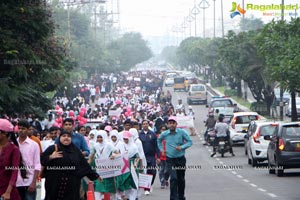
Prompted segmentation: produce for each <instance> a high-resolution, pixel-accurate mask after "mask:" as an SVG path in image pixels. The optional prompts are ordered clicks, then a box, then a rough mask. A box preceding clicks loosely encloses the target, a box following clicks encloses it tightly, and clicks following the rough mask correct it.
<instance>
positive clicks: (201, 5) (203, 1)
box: [199, 0, 209, 38]
mask: <svg viewBox="0 0 300 200" xmlns="http://www.w3.org/2000/svg"><path fill="white" fill-rule="evenodd" d="M208 7H209V3H208V2H207V0H202V1H201V2H200V3H199V8H201V9H203V38H205V9H206V8H208Z"/></svg>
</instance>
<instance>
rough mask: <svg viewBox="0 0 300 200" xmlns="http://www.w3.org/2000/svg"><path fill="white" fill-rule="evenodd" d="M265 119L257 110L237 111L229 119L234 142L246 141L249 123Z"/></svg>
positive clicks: (231, 136)
mask: <svg viewBox="0 0 300 200" xmlns="http://www.w3.org/2000/svg"><path fill="white" fill-rule="evenodd" d="M261 119H265V118H264V117H263V116H261V115H259V114H258V113H257V112H236V113H233V116H232V117H231V119H230V121H229V131H230V138H231V140H232V142H233V143H244V142H245V140H244V138H245V135H246V133H247V131H248V126H249V123H250V122H251V121H253V120H261Z"/></svg>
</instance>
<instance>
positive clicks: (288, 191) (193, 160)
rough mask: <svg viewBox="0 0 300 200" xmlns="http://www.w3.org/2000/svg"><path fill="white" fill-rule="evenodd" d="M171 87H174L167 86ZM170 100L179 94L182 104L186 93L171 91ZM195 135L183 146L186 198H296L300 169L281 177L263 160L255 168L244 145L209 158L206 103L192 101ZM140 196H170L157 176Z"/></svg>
mask: <svg viewBox="0 0 300 200" xmlns="http://www.w3.org/2000/svg"><path fill="white" fill-rule="evenodd" d="M167 89H169V90H170V91H173V88H171V87H168V88H164V90H167ZM172 93H173V104H174V106H175V105H176V104H177V99H178V98H181V99H182V100H183V103H184V104H185V107H186V109H187V107H188V105H187V104H186V93H185V92H176V93H174V92H172ZM192 107H193V109H194V111H195V114H196V119H195V126H196V129H197V133H198V134H197V136H193V137H192V139H193V146H192V147H191V148H189V149H188V150H186V158H187V167H188V169H187V171H186V189H185V194H186V199H187V200H219V199H222V200H241V199H243V200H269V199H280V200H299V199H300V189H299V183H300V169H288V170H285V174H284V176H283V177H277V176H276V175H271V174H269V173H268V170H267V165H266V163H261V164H260V165H259V166H258V167H257V168H253V167H251V166H250V165H248V164H247V157H246V156H245V153H244V147H243V146H234V147H233V150H234V153H235V157H232V156H231V155H230V154H229V153H227V154H225V157H224V158H221V156H220V155H218V154H217V157H214V158H211V157H210V154H211V152H212V147H210V146H205V145H203V140H202V138H203V132H204V130H205V128H204V123H203V121H204V120H205V119H206V118H207V116H206V115H207V113H208V111H207V108H206V107H205V105H193V106H192ZM140 199H142V200H146V199H147V200H150V199H158V200H167V199H169V188H167V189H161V188H160V183H159V180H158V175H157V177H156V180H155V183H154V185H153V192H152V193H151V194H150V195H149V196H145V195H144V193H142V196H141V198H140Z"/></svg>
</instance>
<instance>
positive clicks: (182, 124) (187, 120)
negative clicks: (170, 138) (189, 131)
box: [174, 116, 194, 128]
mask: <svg viewBox="0 0 300 200" xmlns="http://www.w3.org/2000/svg"><path fill="white" fill-rule="evenodd" d="M174 118H175V117H174ZM176 121H177V127H178V128H194V119H193V116H176Z"/></svg>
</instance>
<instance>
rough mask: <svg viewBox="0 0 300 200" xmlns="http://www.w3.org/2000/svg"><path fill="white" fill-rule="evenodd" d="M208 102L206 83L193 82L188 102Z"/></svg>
mask: <svg viewBox="0 0 300 200" xmlns="http://www.w3.org/2000/svg"><path fill="white" fill-rule="evenodd" d="M193 103H203V104H207V90H206V86H205V85H204V84H191V85H190V89H189V92H188V96H187V104H189V105H190V104H193Z"/></svg>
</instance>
